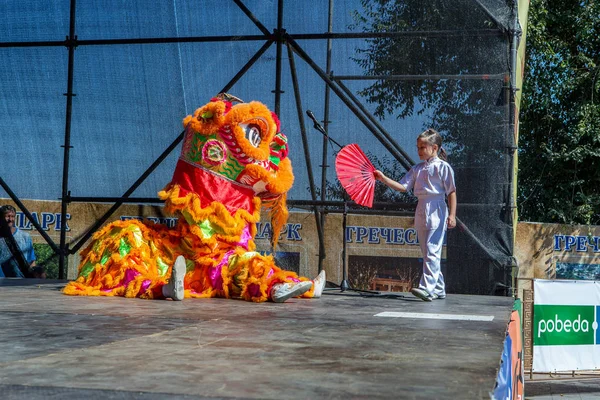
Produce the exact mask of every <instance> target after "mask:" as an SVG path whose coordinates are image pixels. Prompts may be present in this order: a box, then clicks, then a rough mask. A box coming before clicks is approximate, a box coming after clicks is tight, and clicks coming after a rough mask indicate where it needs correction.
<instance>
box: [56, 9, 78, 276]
mask: <svg viewBox="0 0 600 400" xmlns="http://www.w3.org/2000/svg"><path fill="white" fill-rule="evenodd" d="M75 3H76V0H71V9H70V15H69V37H68V38H67V40H66V45H67V47H68V48H69V61H68V72H67V93H65V96H67V105H66V107H67V110H66V117H65V144H64V145H63V146H62V147H63V150H64V152H63V179H62V196H61V206H60V220H61V226H60V254H59V258H58V278H59V279H65V256H66V255H67V253H68V249H67V224H66V221H67V197H68V196H69V157H70V150H71V111H72V109H73V96H75V94H73V64H74V60H75V47H76V46H77V37H76V36H75V10H76V8H77V7H76V5H75Z"/></svg>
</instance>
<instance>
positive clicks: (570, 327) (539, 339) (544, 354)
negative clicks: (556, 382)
mask: <svg viewBox="0 0 600 400" xmlns="http://www.w3.org/2000/svg"><path fill="white" fill-rule="evenodd" d="M599 315H600V283H599V282H596V281H567V280H542V279H536V280H535V281H534V306H533V371H534V372H556V371H577V370H595V369H600V329H598V319H599V317H598V316H599Z"/></svg>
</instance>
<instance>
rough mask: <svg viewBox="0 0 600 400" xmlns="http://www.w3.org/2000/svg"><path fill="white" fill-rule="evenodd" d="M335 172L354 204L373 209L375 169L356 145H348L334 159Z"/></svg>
mask: <svg viewBox="0 0 600 400" xmlns="http://www.w3.org/2000/svg"><path fill="white" fill-rule="evenodd" d="M335 172H336V173H337V177H338V179H339V180H340V182H341V184H342V186H343V187H344V189H345V190H346V192H347V193H348V195H350V198H351V199H352V200H354V202H356V203H357V204H360V205H361V206H365V207H373V196H374V194H375V181H376V179H375V175H374V174H373V173H374V172H375V167H374V166H373V164H371V161H369V159H368V158H367V156H366V155H365V153H363V151H362V150H361V149H360V147H358V145H357V144H355V143H353V144H349V145H347V146H344V147H343V148H342V149H341V150H340V152H339V153H338V155H337V156H336V157H335Z"/></svg>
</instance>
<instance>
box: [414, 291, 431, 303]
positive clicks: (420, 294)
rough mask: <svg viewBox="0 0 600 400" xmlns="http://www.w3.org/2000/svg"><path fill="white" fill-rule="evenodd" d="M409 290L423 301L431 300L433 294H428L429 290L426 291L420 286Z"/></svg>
mask: <svg viewBox="0 0 600 400" xmlns="http://www.w3.org/2000/svg"><path fill="white" fill-rule="evenodd" d="M410 292H411V293H412V294H413V295H415V297H418V298H420V299H421V300H423V301H431V300H433V296H432V295H430V294H429V292H427V290H425V289H420V288H412V289H410Z"/></svg>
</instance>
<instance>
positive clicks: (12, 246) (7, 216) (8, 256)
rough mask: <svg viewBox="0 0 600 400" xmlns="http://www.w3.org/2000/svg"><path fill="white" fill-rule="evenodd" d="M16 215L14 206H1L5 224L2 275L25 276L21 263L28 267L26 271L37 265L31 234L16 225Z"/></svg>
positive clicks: (0, 245)
mask: <svg viewBox="0 0 600 400" xmlns="http://www.w3.org/2000/svg"><path fill="white" fill-rule="evenodd" d="M16 215H17V211H16V210H15V208H14V207H13V206H11V205H4V206H2V207H0V217H1V218H2V225H3V229H2V235H1V236H2V237H1V238H0V263H1V269H0V277H7V278H24V277H25V275H24V271H22V269H23V268H20V267H19V265H23V266H24V267H26V268H27V269H26V270H25V272H26V273H29V272H30V271H31V269H33V268H35V267H36V263H35V260H36V257H35V253H34V251H33V242H32V241H31V236H30V235H29V233H27V232H24V231H22V230H20V229H18V228H17V227H16V226H15V217H16ZM11 235H12V237H11Z"/></svg>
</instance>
